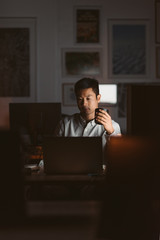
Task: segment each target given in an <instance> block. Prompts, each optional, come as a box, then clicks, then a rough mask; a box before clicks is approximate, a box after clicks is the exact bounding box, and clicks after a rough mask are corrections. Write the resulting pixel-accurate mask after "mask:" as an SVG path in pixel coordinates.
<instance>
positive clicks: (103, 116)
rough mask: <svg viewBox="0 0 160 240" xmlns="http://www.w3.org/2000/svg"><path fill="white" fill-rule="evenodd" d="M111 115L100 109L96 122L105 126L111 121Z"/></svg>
mask: <svg viewBox="0 0 160 240" xmlns="http://www.w3.org/2000/svg"><path fill="white" fill-rule="evenodd" d="M110 118H111V117H110V115H109V114H108V113H107V112H106V111H104V110H101V109H100V111H99V112H97V114H96V120H97V121H98V122H100V123H101V124H103V125H104V124H105V123H106V122H107V121H108V120H110Z"/></svg>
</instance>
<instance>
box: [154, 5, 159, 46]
mask: <svg viewBox="0 0 160 240" xmlns="http://www.w3.org/2000/svg"><path fill="white" fill-rule="evenodd" d="M155 39H156V43H160V0H156V1H155Z"/></svg>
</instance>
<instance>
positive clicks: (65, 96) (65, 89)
mask: <svg viewBox="0 0 160 240" xmlns="http://www.w3.org/2000/svg"><path fill="white" fill-rule="evenodd" d="M62 102H63V105H64V106H76V105H77V103H76V96H75V94H74V84H73V83H63V84H62Z"/></svg>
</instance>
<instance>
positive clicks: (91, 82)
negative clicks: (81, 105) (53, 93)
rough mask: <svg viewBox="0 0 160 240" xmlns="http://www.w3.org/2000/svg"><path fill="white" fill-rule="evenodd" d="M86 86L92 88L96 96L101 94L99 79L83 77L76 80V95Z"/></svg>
mask: <svg viewBox="0 0 160 240" xmlns="http://www.w3.org/2000/svg"><path fill="white" fill-rule="evenodd" d="M86 88H92V90H93V92H94V93H95V94H96V96H97V95H99V84H98V81H97V80H96V79H94V78H82V79H80V80H79V81H78V82H76V84H75V86H74V92H75V95H76V96H77V95H78V93H79V91H80V90H82V89H86Z"/></svg>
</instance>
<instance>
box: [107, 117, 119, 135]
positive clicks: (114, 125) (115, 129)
mask: <svg viewBox="0 0 160 240" xmlns="http://www.w3.org/2000/svg"><path fill="white" fill-rule="evenodd" d="M112 125H113V128H114V132H113V133H112V134H110V136H116V135H118V134H121V129H120V126H119V124H118V123H117V122H115V121H113V120H112Z"/></svg>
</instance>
